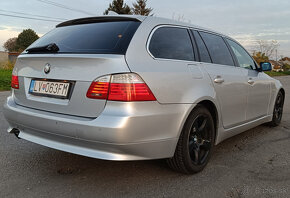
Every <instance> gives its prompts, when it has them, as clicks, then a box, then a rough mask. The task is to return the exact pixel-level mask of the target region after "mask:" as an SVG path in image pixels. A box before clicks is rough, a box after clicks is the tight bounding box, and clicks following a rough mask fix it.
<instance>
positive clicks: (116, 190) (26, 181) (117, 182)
mask: <svg viewBox="0 0 290 198" xmlns="http://www.w3.org/2000/svg"><path fill="white" fill-rule="evenodd" d="M279 80H281V82H282V83H283V84H284V86H285V89H286V92H287V96H286V101H285V107H284V108H285V110H284V117H283V121H282V124H281V125H280V126H279V127H276V128H269V127H267V126H259V127H256V128H254V129H252V130H249V131H246V132H244V133H242V134H240V135H238V136H236V137H233V138H230V139H228V140H226V141H224V142H223V143H221V144H220V145H218V146H217V147H216V149H215V151H214V153H213V157H212V159H211V160H210V163H209V164H208V166H207V168H206V169H205V170H204V171H203V172H201V173H199V174H196V175H190V176H188V175H182V174H179V173H175V172H172V171H171V170H170V169H168V168H167V166H166V164H165V163H164V162H163V161H162V160H156V161H138V162H111V161H103V160H97V159H91V158H87V157H82V156H77V155H73V154H69V153H65V152H61V151H56V150H53V149H49V148H46V147H42V146H39V145H36V144H33V143H30V142H27V141H25V140H18V139H16V138H15V137H14V136H13V135H10V134H8V133H6V128H7V123H6V121H5V120H4V118H3V115H2V110H3V109H2V105H3V103H4V101H5V98H6V96H7V95H9V92H0V197H1V198H4V197H21V198H25V197H37V198H38V197H85V198H89V197H134V198H135V197H290V77H279Z"/></svg>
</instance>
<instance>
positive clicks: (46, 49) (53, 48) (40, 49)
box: [26, 43, 59, 53]
mask: <svg viewBox="0 0 290 198" xmlns="http://www.w3.org/2000/svg"><path fill="white" fill-rule="evenodd" d="M26 51H27V52H28V53H30V52H32V53H33V52H52V53H53V52H58V51H59V47H58V46H57V45H56V44H55V43H50V44H48V45H44V46H40V47H32V48H28V49H27V50H26Z"/></svg>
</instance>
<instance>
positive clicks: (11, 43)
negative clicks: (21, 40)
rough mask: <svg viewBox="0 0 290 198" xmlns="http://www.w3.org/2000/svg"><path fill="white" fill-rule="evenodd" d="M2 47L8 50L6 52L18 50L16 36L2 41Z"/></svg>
mask: <svg viewBox="0 0 290 198" xmlns="http://www.w3.org/2000/svg"><path fill="white" fill-rule="evenodd" d="M3 48H4V49H5V51H8V52H17V50H18V47H17V37H14V38H10V39H8V40H7V41H6V42H5V43H4V45H3Z"/></svg>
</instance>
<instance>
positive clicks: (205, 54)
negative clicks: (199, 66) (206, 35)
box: [192, 31, 211, 63]
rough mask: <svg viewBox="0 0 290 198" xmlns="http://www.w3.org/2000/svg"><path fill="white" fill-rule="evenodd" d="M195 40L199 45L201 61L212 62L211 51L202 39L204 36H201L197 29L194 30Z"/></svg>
mask: <svg viewBox="0 0 290 198" xmlns="http://www.w3.org/2000/svg"><path fill="white" fill-rule="evenodd" d="M192 32H193V35H194V38H195V41H196V45H197V47H198V51H199V56H200V61H201V62H206V63H211V59H210V56H209V53H208V51H207V49H206V46H205V44H204V42H203V40H202V38H201V37H200V35H199V33H198V32H197V31H192Z"/></svg>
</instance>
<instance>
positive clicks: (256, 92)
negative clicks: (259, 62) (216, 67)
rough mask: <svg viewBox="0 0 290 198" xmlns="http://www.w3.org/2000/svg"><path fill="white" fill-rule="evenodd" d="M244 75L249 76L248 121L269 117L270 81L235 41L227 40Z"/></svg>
mask: <svg viewBox="0 0 290 198" xmlns="http://www.w3.org/2000/svg"><path fill="white" fill-rule="evenodd" d="M227 42H228V44H229V45H230V47H231V49H232V51H233V53H234V54H235V56H236V58H237V61H238V63H239V66H240V68H241V69H242V71H243V73H244V74H245V75H246V76H247V79H246V80H247V83H248V90H249V91H248V92H249V98H248V104H247V116H246V119H247V121H251V120H254V119H257V118H259V117H262V116H265V115H267V112H268V106H269V102H270V81H269V80H268V78H267V76H266V75H265V74H264V73H263V72H258V71H257V70H256V64H255V62H254V60H253V59H252V57H251V56H250V55H249V54H248V53H247V51H246V50H245V49H244V48H243V47H242V46H240V45H239V44H238V43H236V42H235V41H233V40H230V39H227Z"/></svg>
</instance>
